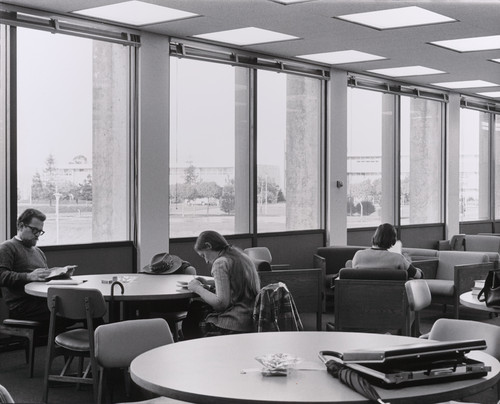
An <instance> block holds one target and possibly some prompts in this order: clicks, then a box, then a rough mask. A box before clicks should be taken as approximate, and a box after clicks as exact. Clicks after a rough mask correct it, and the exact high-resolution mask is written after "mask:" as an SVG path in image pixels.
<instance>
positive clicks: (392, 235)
mask: <svg viewBox="0 0 500 404" xmlns="http://www.w3.org/2000/svg"><path fill="white" fill-rule="evenodd" d="M396 237H397V235H396V229H395V228H394V226H393V225H392V224H390V223H383V224H381V225H380V226H379V227H378V228H377V230H376V231H375V234H374V235H373V238H372V247H371V248H368V249H366V250H359V251H357V252H356V254H354V257H353V259H352V267H353V268H395V269H403V270H405V271H407V272H408V279H420V278H423V273H422V271H421V270H420V269H419V268H416V267H414V266H413V265H412V264H411V263H410V261H408V260H407V259H406V258H405V257H404V256H403V255H402V254H399V253H397V252H392V251H388V250H389V249H390V248H391V247H392V246H393V245H394V244H395V243H396Z"/></svg>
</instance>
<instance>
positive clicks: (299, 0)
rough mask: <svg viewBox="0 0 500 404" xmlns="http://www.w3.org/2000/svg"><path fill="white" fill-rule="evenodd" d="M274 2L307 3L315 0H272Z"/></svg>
mask: <svg viewBox="0 0 500 404" xmlns="http://www.w3.org/2000/svg"><path fill="white" fill-rule="evenodd" d="M271 1H272V2H274V3H280V4H285V5H287V4H294V3H307V2H310V1H313V0H271Z"/></svg>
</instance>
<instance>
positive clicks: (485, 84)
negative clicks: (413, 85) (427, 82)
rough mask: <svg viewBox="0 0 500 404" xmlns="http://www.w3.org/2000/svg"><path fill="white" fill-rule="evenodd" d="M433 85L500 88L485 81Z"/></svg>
mask: <svg viewBox="0 0 500 404" xmlns="http://www.w3.org/2000/svg"><path fill="white" fill-rule="evenodd" d="M431 84H433V85H435V86H439V87H445V88H474V87H497V86H500V84H495V83H491V82H489V81H484V80H466V81H448V82H443V83H431Z"/></svg>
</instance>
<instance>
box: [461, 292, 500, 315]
mask: <svg viewBox="0 0 500 404" xmlns="http://www.w3.org/2000/svg"><path fill="white" fill-rule="evenodd" d="M460 303H461V304H463V305H464V306H465V307H470V308H471V309H476V310H482V311H489V312H490V313H500V308H495V307H488V306H486V303H485V302H480V301H479V300H477V296H473V295H472V292H465V293H462V294H461V295H460Z"/></svg>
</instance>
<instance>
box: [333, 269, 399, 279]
mask: <svg viewBox="0 0 500 404" xmlns="http://www.w3.org/2000/svg"><path fill="white" fill-rule="evenodd" d="M339 278H341V279H372V280H376V279H378V280H386V281H387V280H396V281H398V280H399V281H403V280H407V279H408V273H407V272H406V271H403V270H401V269H394V268H342V269H341V270H340V271H339Z"/></svg>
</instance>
